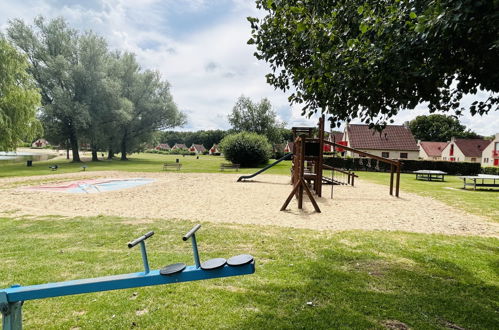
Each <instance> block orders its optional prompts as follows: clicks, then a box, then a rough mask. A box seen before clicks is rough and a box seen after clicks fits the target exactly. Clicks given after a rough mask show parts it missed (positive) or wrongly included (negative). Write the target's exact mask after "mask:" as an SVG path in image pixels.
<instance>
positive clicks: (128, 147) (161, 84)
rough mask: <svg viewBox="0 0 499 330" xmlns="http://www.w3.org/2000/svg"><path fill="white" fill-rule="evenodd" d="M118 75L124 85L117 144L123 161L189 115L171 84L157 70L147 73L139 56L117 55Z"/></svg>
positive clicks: (117, 124)
mask: <svg viewBox="0 0 499 330" xmlns="http://www.w3.org/2000/svg"><path fill="white" fill-rule="evenodd" d="M117 64H118V72H119V73H118V76H119V81H120V83H121V89H122V91H121V95H122V97H123V98H124V99H125V100H123V101H122V108H121V111H120V112H119V114H120V115H119V118H117V119H116V133H117V136H116V137H117V141H115V142H119V150H120V152H121V159H122V160H126V159H127V154H128V153H131V152H135V151H138V150H141V149H142V148H143V147H145V144H147V143H148V142H150V141H151V140H152V139H153V138H154V134H155V132H156V131H158V130H164V129H168V128H172V127H176V126H181V125H183V124H184V123H185V115H184V114H183V113H182V112H180V111H179V110H178V108H177V106H176V104H175V102H173V97H172V95H171V93H170V84H169V83H168V82H167V81H164V80H162V79H161V75H160V74H159V73H158V72H157V71H151V70H146V71H143V70H141V68H140V65H139V64H138V63H137V61H136V59H135V56H134V55H133V54H130V53H125V54H123V55H117Z"/></svg>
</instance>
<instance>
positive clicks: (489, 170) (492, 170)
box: [482, 167, 499, 175]
mask: <svg viewBox="0 0 499 330" xmlns="http://www.w3.org/2000/svg"><path fill="white" fill-rule="evenodd" d="M482 173H483V174H492V175H499V167H482Z"/></svg>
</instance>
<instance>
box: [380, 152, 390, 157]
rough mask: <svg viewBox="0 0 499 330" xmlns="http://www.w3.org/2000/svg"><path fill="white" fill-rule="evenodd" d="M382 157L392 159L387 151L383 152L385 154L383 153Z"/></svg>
mask: <svg viewBox="0 0 499 330" xmlns="http://www.w3.org/2000/svg"><path fill="white" fill-rule="evenodd" d="M381 157H384V158H388V157H390V153H389V152H387V151H383V152H382V153H381Z"/></svg>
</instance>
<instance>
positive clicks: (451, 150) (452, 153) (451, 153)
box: [450, 144, 454, 156]
mask: <svg viewBox="0 0 499 330" xmlns="http://www.w3.org/2000/svg"><path fill="white" fill-rule="evenodd" d="M450 155H451V156H454V145H453V144H451V145H450Z"/></svg>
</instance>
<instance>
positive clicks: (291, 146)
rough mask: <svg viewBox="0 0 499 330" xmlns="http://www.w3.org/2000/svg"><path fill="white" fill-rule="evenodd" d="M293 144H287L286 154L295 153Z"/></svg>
mask: <svg viewBox="0 0 499 330" xmlns="http://www.w3.org/2000/svg"><path fill="white" fill-rule="evenodd" d="M293 145H294V143H293V142H288V143H286V146H285V147H284V153H286V154H287V153H293Z"/></svg>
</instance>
